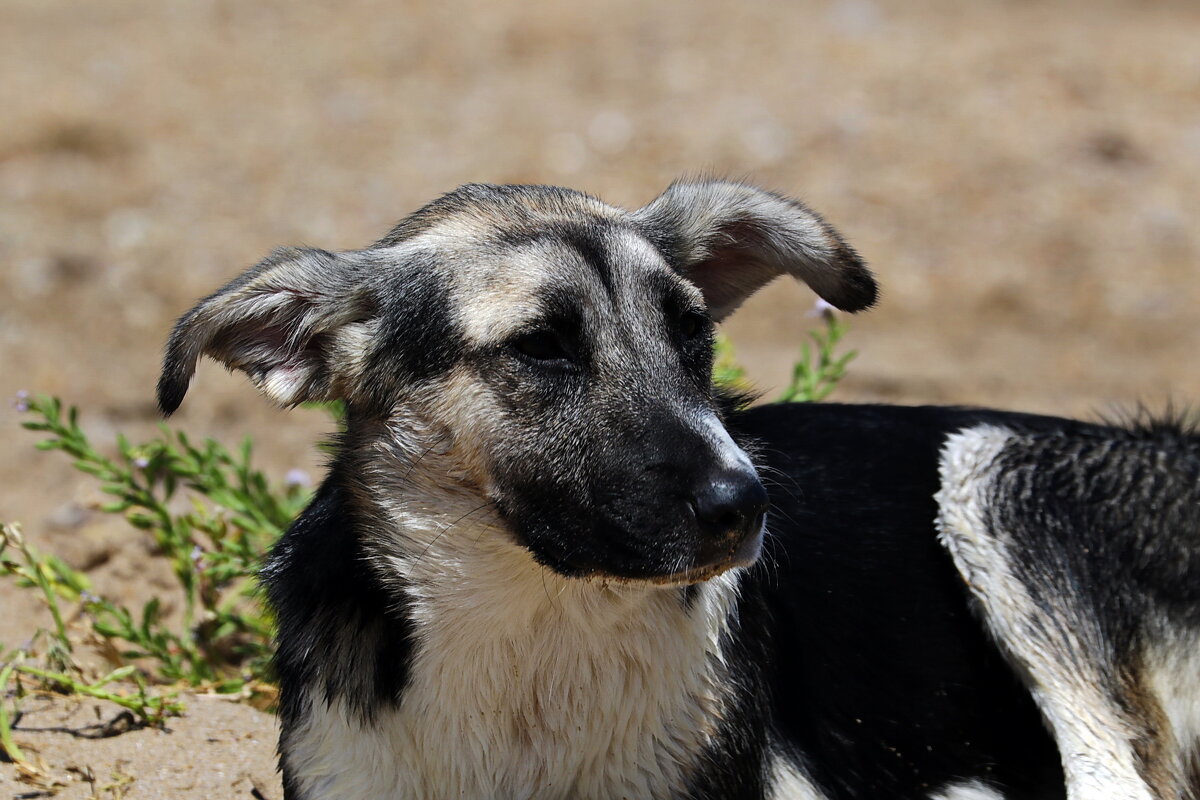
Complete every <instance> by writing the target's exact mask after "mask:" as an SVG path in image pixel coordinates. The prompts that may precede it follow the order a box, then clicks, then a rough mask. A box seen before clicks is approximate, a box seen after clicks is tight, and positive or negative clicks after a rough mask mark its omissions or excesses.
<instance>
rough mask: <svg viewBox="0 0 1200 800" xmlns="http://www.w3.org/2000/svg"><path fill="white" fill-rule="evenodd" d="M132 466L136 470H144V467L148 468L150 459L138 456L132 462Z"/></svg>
mask: <svg viewBox="0 0 1200 800" xmlns="http://www.w3.org/2000/svg"><path fill="white" fill-rule="evenodd" d="M133 465H134V466H135V467H137V468H138V469H145V468H146V467H148V466H150V459H148V458H146V457H145V456H138V457H137V458H135V459H134V460H133Z"/></svg>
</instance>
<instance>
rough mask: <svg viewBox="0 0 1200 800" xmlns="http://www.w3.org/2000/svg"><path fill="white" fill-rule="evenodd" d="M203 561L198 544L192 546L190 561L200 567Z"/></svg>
mask: <svg viewBox="0 0 1200 800" xmlns="http://www.w3.org/2000/svg"><path fill="white" fill-rule="evenodd" d="M203 562H204V551H203V550H201V549H200V545H196V546H194V547H193V548H192V563H193V564H195V565H196V567H201V566H203Z"/></svg>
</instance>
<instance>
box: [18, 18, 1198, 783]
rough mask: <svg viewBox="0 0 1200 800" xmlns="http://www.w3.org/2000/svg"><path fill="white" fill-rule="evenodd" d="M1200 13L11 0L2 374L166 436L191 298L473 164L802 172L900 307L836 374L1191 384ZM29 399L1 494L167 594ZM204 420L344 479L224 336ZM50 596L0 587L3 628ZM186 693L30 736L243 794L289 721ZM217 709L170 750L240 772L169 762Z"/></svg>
mask: <svg viewBox="0 0 1200 800" xmlns="http://www.w3.org/2000/svg"><path fill="white" fill-rule="evenodd" d="M1197 41H1200V5H1197V4H1195V3H1192V2H1184V0H1179V1H1178V2H1170V1H1169V0H1164V2H1158V3H1153V4H1150V3H1142V2H1134V1H1133V0H1128V1H1127V2H1116V1H1115V0H1114V1H1106V0H1097V2H1084V1H1083V0H1075V1H1068V2H1055V3H1036V2H1023V1H1022V0H1008V1H1007V2H1001V0H982V1H981V2H975V3H961V2H957V1H956V0H906V2H899V0H897V1H896V2H872V0H828V2H789V3H782V2H767V0H741V2H725V1H723V0H693V1H692V2H686V3H685V2H661V3H647V2H645V1H644V0H613V2H608V3H576V4H569V3H552V2H549V1H548V0H533V2H516V0H441V1H439V2H433V0H428V1H423V0H419V1H417V2H409V3H403V4H398V3H385V2H381V1H378V0H345V1H344V2H339V3H336V4H335V3H321V2H318V3H293V2H287V0H264V1H263V2H256V3H241V2H235V0H91V1H90V2H88V3H77V2H69V0H0V75H3V76H4V79H3V80H0V108H3V109H4V114H3V124H0V297H2V298H4V302H3V303H0V397H8V396H11V395H13V394H14V393H15V392H17V391H18V390H20V389H25V390H29V391H34V392H47V393H54V394H59V395H61V396H63V397H64V398H65V399H66V400H67V401H68V402H71V403H76V404H79V405H80V406H82V407H83V421H84V423H85V425H86V427H87V428H88V429H89V431H91V432H92V433H93V434H94V436H95V437H96V438H97V439H98V440H99V441H102V442H109V441H111V439H112V437H113V435H114V434H115V432H117V431H118V430H122V431H127V432H129V433H130V434H131V435H133V436H135V437H136V436H142V435H146V434H147V433H148V432H150V431H152V429H153V425H154V424H155V422H156V420H155V415H154V409H153V405H152V396H151V395H152V387H153V384H154V380H155V378H156V370H157V366H158V359H159V353H160V348H161V344H162V341H163V339H164V337H165V334H166V331H167V330H168V328H169V325H170V323H171V321H172V319H173V318H174V317H176V316H177V315H178V314H180V313H182V312H183V311H184V310H186V308H187V307H188V306H189V304H190V303H191V302H192V301H193V300H194V299H195V298H197V297H199V296H201V295H203V294H206V293H207V292H209V291H210V290H211V289H213V288H214V287H215V286H217V285H219V284H220V283H222V282H223V281H225V280H226V279H228V278H229V277H231V276H232V275H233V274H235V273H236V272H237V271H238V270H239V269H242V268H244V267H246V266H248V265H250V264H252V263H253V262H254V261H256V260H257V259H258V258H260V257H261V256H263V255H264V254H265V253H266V252H268V251H269V250H270V249H271V248H273V247H275V246H277V245H282V244H299V243H307V244H313V245H319V246H323V247H328V248H341V247H355V246H361V245H363V244H366V243H368V242H370V241H372V240H373V239H374V238H376V237H377V236H378V235H379V234H380V233H382V232H383V231H384V230H385V229H386V228H387V227H388V226H389V225H390V224H391V223H392V222H393V221H394V220H395V219H397V218H399V217H401V216H403V215H404V214H406V213H408V212H409V211H411V210H413V209H415V208H416V207H417V206H419V205H420V204H422V203H424V202H425V201H427V200H429V199H431V198H432V197H434V196H436V195H437V194H439V193H441V192H444V191H446V190H448V189H450V188H452V187H454V186H455V185H457V184H460V183H463V182H465V181H481V180H482V181H520V182H544V183H557V184H566V185H570V186H574V187H577V188H582V189H586V190H589V191H592V192H594V193H597V194H599V195H600V196H602V197H604V198H606V199H608V200H610V201H612V202H616V203H619V204H622V205H626V206H636V205H639V204H641V203H643V202H645V201H647V200H649V199H650V198H652V197H653V196H654V195H655V194H656V193H657V192H658V191H660V190H661V189H662V188H663V187H664V186H665V185H666V183H667V182H668V181H670V180H671V179H672V178H673V177H675V176H678V175H680V174H686V173H693V174H694V173H696V172H711V173H716V174H721V175H731V176H736V177H745V178H749V179H752V180H756V181H758V182H760V183H762V184H764V185H766V186H768V187H770V188H773V189H777V190H780V191H784V192H789V193H793V194H797V195H800V196H802V197H804V198H805V199H806V200H808V201H809V202H810V203H811V204H812V205H813V206H814V207H815V208H817V209H819V210H820V211H822V212H823V213H824V214H825V215H826V216H827V217H828V218H829V219H830V220H831V221H832V222H834V223H835V224H836V225H837V226H839V227H840V228H841V229H842V231H843V232H844V233H845V234H846V236H847V237H848V238H849V239H850V241H851V242H853V243H854V244H855V245H856V246H857V247H858V248H859V249H860V250H861V251H862V253H863V254H864V255H865V256H866V257H867V259H868V260H869V261H870V262H871V263H872V264H873V265H874V266H875V268H876V270H877V272H878V274H879V276H880V279H881V281H882V283H883V286H884V295H883V301H882V303H881V305H880V307H879V308H878V309H877V310H876V311H873V312H871V313H870V314H868V315H864V316H863V317H862V318H861V319H856V320H855V322H854V324H853V330H852V332H851V334H850V344H851V345H852V346H854V347H856V348H857V349H858V350H859V351H860V353H861V355H860V357H859V358H858V360H857V361H855V362H854V364H853V366H852V369H851V372H850V377H849V379H848V380H847V381H846V383H845V385H844V387H842V388H841V389H840V390H839V393H838V395H837V398H839V399H843V400H886V401H895V402H906V403H914V402H962V403H986V404H991V405H1000V406H1008V407H1014V408H1022V409H1029V410H1036V411H1046V412H1054V413H1065V414H1082V415H1090V414H1093V413H1094V412H1095V411H1097V410H1099V411H1104V410H1109V409H1112V408H1113V407H1114V406H1125V407H1128V406H1129V405H1131V404H1134V403H1137V402H1139V401H1145V402H1147V403H1148V404H1150V405H1151V406H1152V407H1162V405H1163V404H1164V403H1165V401H1166V400H1167V399H1168V398H1170V399H1174V400H1175V401H1177V402H1187V401H1188V400H1193V401H1194V400H1195V399H1196V398H1200V370H1198V369H1197V368H1196V358H1197V356H1196V354H1197V352H1200V325H1198V324H1197V321H1198V315H1197V312H1196V308H1197V301H1198V300H1200V271H1198V270H1197V265H1198V258H1197V256H1198V253H1200V225H1198V224H1197V220H1198V216H1200V48H1197V47H1196V42H1197ZM811 302H812V297H811V295H810V294H808V293H807V292H806V291H804V290H802V289H800V288H799V287H795V286H791V285H783V284H780V285H777V286H773V287H771V288H770V289H769V290H767V291H765V292H763V293H762V294H761V295H760V296H759V297H758V298H756V299H755V300H754V301H752V302H751V303H750V304H749V305H748V306H747V307H746V308H745V309H744V310H743V311H742V312H740V314H739V315H738V316H737V317H735V318H734V320H733V321H732V322H731V323H729V325H728V326H727V329H728V332H729V333H730V335H731V336H732V337H733V340H734V342H735V344H736V345H737V346H738V348H739V352H740V353H741V354H742V356H743V358H744V360H745V361H746V362H747V364H748V365H749V367H750V369H751V373H752V375H753V376H754V378H755V379H756V380H757V381H758V382H759V383H760V385H762V386H763V387H764V388H766V389H768V390H773V388H774V387H778V386H779V385H781V384H782V383H783V382H784V380H785V378H786V374H787V369H788V365H789V363H790V361H791V359H792V356H793V354H794V353H795V352H796V348H797V343H798V340H799V338H800V337H801V335H802V333H803V331H804V330H805V329H806V327H807V326H808V325H809V324H811V321H810V320H807V319H806V318H805V317H804V314H803V312H804V311H805V309H806V308H807V307H808V306H809V305H810V304H811ZM19 416H20V415H19V414H18V413H17V412H16V410H14V409H13V408H11V407H10V406H9V404H8V403H7V402H3V403H0V431H3V434H2V436H3V438H0V442H3V447H0V517H2V518H6V519H21V520H23V521H24V522H25V524H26V531H27V535H28V537H29V539H30V540H31V541H32V542H34V543H35V544H37V545H38V546H40V547H42V548H43V549H49V550H54V551H56V552H61V553H62V554H64V556H65V557H67V558H68V560H69V561H71V563H73V564H75V565H77V566H80V567H81V568H86V569H88V570H89V574H90V575H92V577H93V580H94V581H95V583H96V586H97V590H98V591H101V592H105V593H109V594H112V595H116V596H120V597H123V598H126V599H128V600H130V601H135V602H140V600H141V599H144V598H145V597H147V596H149V595H150V594H152V593H159V592H162V591H165V590H166V589H167V587H169V585H170V581H169V576H168V575H165V574H164V573H163V572H162V571H161V570H159V569H158V568H156V567H153V566H148V564H150V562H149V561H148V560H147V557H146V554H147V543H146V542H145V541H143V540H142V539H141V538H139V536H138V535H136V534H134V533H132V532H131V531H130V530H129V529H127V528H126V527H125V526H124V525H123V524H121V523H120V521H119V520H116V521H114V520H111V519H106V518H104V517H103V516H102V515H101V514H99V513H98V512H96V511H95V510H93V509H92V507H91V505H92V504H93V503H94V501H95V500H96V499H97V494H96V488H95V486H94V485H93V484H92V483H91V482H90V480H89V479H88V478H86V476H81V475H79V474H78V473H75V472H73V471H72V470H71V468H70V466H69V464H67V463H65V460H64V459H62V458H61V457H60V456H57V455H55V454H40V453H36V452H35V451H34V450H33V449H32V447H31V444H32V441H33V437H32V436H31V435H29V434H27V433H25V432H22V431H20V430H19V428H18V423H19ZM178 422H179V424H181V425H183V426H184V427H186V428H187V429H188V430H189V431H190V432H192V433H193V434H195V435H197V436H203V435H215V436H219V437H221V438H223V439H225V440H229V441H233V440H235V439H236V438H238V437H241V436H243V435H246V434H251V433H252V434H254V435H255V436H256V438H257V441H258V444H259V450H258V452H259V455H260V458H261V463H263V464H264V465H265V466H266V467H267V468H268V469H269V470H270V471H271V473H272V474H273V475H276V476H281V475H282V474H283V473H284V472H285V471H286V470H288V469H290V468H295V467H299V468H302V469H305V470H308V471H309V472H310V473H312V474H314V475H315V474H316V473H317V472H319V457H318V456H317V455H316V453H315V451H314V449H313V447H312V443H313V441H314V440H315V439H316V438H317V437H318V436H319V435H320V432H321V431H322V430H323V428H324V426H325V422H324V421H323V419H322V417H321V416H320V415H319V414H315V413H305V412H300V413H292V414H290V415H285V414H283V413H282V412H279V411H276V410H274V409H272V408H270V407H269V406H268V405H267V404H266V403H265V402H264V401H263V400H261V399H260V398H258V397H256V396H255V394H254V392H253V391H252V390H251V389H250V388H249V387H248V386H247V385H246V384H245V383H244V382H243V381H241V380H240V379H238V378H236V377H232V376H227V375H225V374H224V373H223V372H222V371H221V370H219V369H218V368H216V367H213V366H211V365H209V366H207V367H204V368H202V370H201V372H200V374H199V376H198V380H197V382H196V384H195V388H194V390H193V393H192V395H190V396H189V398H188V400H187V402H186V403H185V405H184V407H183V409H182V411H181V412H180V414H179V415H178ZM38 613H39V609H38V608H37V605H36V603H35V602H33V601H32V600H31V599H30V598H27V597H22V596H19V595H18V594H16V593H14V591H13V590H12V589H11V587H7V586H4V587H0V642H5V643H8V644H15V643H18V642H20V641H22V640H23V639H24V638H26V637H28V636H29V634H30V633H31V632H32V630H33V629H34V628H35V627H36V626H37V625H38V624H44V619H43V617H41V616H38ZM39 620H43V621H42V622H39ZM189 708H190V715H189V717H188V718H187V719H185V720H183V721H180V722H179V723H178V724H173V725H172V730H173V732H172V733H171V734H160V733H155V732H151V731H143V732H139V733H136V734H127V735H124V736H120V737H116V738H113V739H107V740H100V741H90V740H85V739H75V738H72V737H69V736H68V735H67V734H44V733H43V734H36V735H35V734H32V733H30V734H22V736H23V737H24V736H27V737H29V738H28V739H27V740H26V739H22V741H28V742H29V744H30V745H31V746H32V745H36V746H38V747H39V748H42V752H43V753H44V757H45V758H46V760H47V762H48V763H49V765H50V768H51V769H52V771H54V772H55V774H66V771H67V769H68V767H69V766H70V765H71V764H76V765H84V766H88V767H90V768H91V769H92V770H93V772H94V774H95V775H97V776H103V775H109V774H111V773H113V772H114V771H118V770H121V771H123V773H122V774H128V775H130V776H132V777H133V778H134V781H133V782H132V783H130V784H129V785H128V787H127V789H128V796H129V797H178V798H185V800H186V799H187V798H200V797H216V796H244V795H246V793H247V792H248V791H249V790H248V789H246V788H245V784H237V783H236V781H238V780H241V777H240V776H241V775H242V774H243V773H245V774H254V775H258V774H262V773H261V772H260V771H262V770H265V771H266V773H268V774H269V771H270V763H271V757H270V747H269V746H267V745H266V744H263V746H262V747H261V748H259V747H255V748H249V747H242V746H233V745H231V744H230V743H231V742H235V741H237V742H240V741H241V740H240V739H237V736H238V734H237V731H243V730H244V731H246V732H249V731H253V732H254V733H253V735H254V736H255V737H256V739H257V740H258V741H259V742H260V743H264V742H269V740H270V739H271V738H272V734H271V733H270V725H271V720H270V719H269V718H265V717H263V718H259V717H257V716H256V714H257V712H251V711H249V710H246V709H238V708H237V707H229V706H227V705H223V704H220V703H215V702H210V701H206V700H197V701H194V702H193V703H191V704H190V706H189ZM218 709H219V710H220V711H219V712H218V711H217V710H218ZM67 710H69V709H66V708H62V707H60V706H59V705H55V706H52V707H51V709H50V710H49V711H47V712H46V713H48V714H51V715H54V714H60V713H66V711H67ZM79 713H84V712H79ZM105 713H109V712H105ZM220 714H240V715H242V716H239V717H236V718H234V717H228V716H224V717H223V716H219V715H220ZM251 718H253V719H251ZM218 728H219V729H220V730H221V731H230V732H227V733H219V734H213V735H212V738H214V739H216V740H217V741H213V742H209V741H208V738H206V737H208V736H209V734H207V733H205V731H207V730H210V729H211V730H212V731H216V730H218ZM188 736H192V737H196V738H194V739H188V740H186V741H187V742H188V744H186V746H180V747H177V748H176V749H175V750H172V751H171V752H174V753H175V755H173V756H171V758H176V757H180V758H183V761H182V762H178V763H180V766H179V767H178V768H175V767H171V768H170V769H168V770H167V771H168V772H169V773H171V774H173V775H175V776H176V777H179V776H184V775H189V776H190V775H192V774H193V773H195V774H196V775H199V768H198V767H197V763H198V762H199V760H201V759H202V760H203V762H204V769H203V773H204V776H205V777H204V778H203V780H214V781H216V780H217V779H216V778H212V777H211V776H212V775H213V774H215V772H214V768H213V765H214V764H216V763H218V761H219V759H218V757H216V756H214V755H212V753H216V752H217V751H218V750H220V752H222V753H225V754H227V755H228V758H229V759H230V760H229V761H228V762H227V766H226V767H224V768H223V769H221V770H216V771H223V772H224V776H222V777H221V778H220V780H224V781H227V783H224V784H220V785H218V784H219V781H218V783H211V784H203V783H201V782H200V781H201V778H200V777H196V778H195V783H194V784H191V785H192V786H193V788H191V789H184V788H182V787H183V786H184V784H185V783H186V782H187V781H189V780H192V778H191V777H187V778H184V777H180V783H178V784H177V785H175V786H173V787H172V788H170V789H167V788H165V786H166V785H165V784H162V783H156V782H155V781H157V780H159V779H158V778H156V777H154V776H155V775H157V774H159V773H158V772H157V771H156V770H158V766H157V765H158V764H160V763H161V764H167V763H172V764H174V763H177V762H169V761H168V760H167V759H168V756H167V752H168V750H170V749H171V748H173V747H176V745H172V744H170V743H172V742H179V741H184V739H183V737H188ZM64 737H65V738H64ZM201 743H202V744H201ZM222 743H223V744H222ZM210 745H211V747H210ZM221 748H225V749H221ZM160 749H161V750H162V756H161V758H158V757H156V756H150V757H147V760H144V761H139V760H138V758H141V757H143V756H139V755H138V753H139V752H141V753H146V752H149V753H157V752H158V751H159V750H160ZM201 751H203V755H201ZM189 754H192V755H193V757H194V759H195V760H194V761H192V762H188V761H187V756H188V755H189ZM156 758H158V760H156ZM220 758H225V756H224V755H222V756H220ZM189 763H190V765H191V766H192V767H193V768H194V769H192V770H190V771H189V770H188V769H187V768H186V767H187V765H188V764H189ZM122 765H124V766H122ZM11 779H12V773H11V770H10V768H7V767H4V766H2V765H0V780H4V781H10V780H11ZM100 785H101V784H100V781H99V780H98V782H97V786H98V787H99V786H100ZM9 786H10V784H9V783H0V787H3V789H4V791H5V792H7V791H8V787H9ZM222 786H223V787H225V788H221V787H222ZM199 787H204V788H199ZM237 787H241V788H237ZM23 790H24V789H23V788H16V789H13V790H12V792H11V794H12V795H14V796H16V795H17V794H19V793H20V792H21V791H23ZM69 791H70V792H76V791H80V792H82V791H84V790H83V789H82V788H80V787H78V786H76V787H73V788H71V789H70V790H69ZM89 791H90V789H89ZM117 791H119V790H118V789H114V788H111V787H110V788H109V789H104V790H102V791H100V790H98V792H99V796H104V797H108V796H119V795H117V794H116V792H117ZM106 792H107V793H106ZM239 793H240V794H239ZM64 794H66V792H64ZM0 796H5V795H3V794H0ZM69 796H83V795H69Z"/></svg>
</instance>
